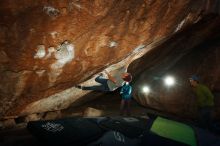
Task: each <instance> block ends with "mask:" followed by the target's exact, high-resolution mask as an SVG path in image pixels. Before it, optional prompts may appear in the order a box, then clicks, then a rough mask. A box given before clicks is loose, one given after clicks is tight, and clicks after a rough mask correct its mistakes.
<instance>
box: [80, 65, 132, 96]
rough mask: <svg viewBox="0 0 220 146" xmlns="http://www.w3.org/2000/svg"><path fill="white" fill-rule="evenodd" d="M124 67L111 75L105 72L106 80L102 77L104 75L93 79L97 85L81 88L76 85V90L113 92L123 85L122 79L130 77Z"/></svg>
mask: <svg viewBox="0 0 220 146" xmlns="http://www.w3.org/2000/svg"><path fill="white" fill-rule="evenodd" d="M126 70H127V68H126V67H124V66H123V67H121V68H119V69H117V70H116V71H114V72H113V73H112V74H110V73H109V72H107V71H105V74H106V75H107V78H106V77H104V74H103V73H101V74H99V76H98V77H96V78H95V81H96V82H97V83H99V85H93V86H81V85H77V86H76V88H79V89H82V90H95V91H105V92H108V91H115V90H116V89H117V88H118V87H121V86H122V85H123V84H124V82H125V81H124V80H123V79H124V78H126V77H127V76H131V75H130V73H127V72H126Z"/></svg>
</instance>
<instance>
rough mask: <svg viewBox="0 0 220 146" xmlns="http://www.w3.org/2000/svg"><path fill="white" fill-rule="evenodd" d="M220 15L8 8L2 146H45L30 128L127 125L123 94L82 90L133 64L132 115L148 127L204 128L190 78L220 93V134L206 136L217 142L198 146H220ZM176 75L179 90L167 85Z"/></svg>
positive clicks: (212, 5)
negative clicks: (164, 123)
mask: <svg viewBox="0 0 220 146" xmlns="http://www.w3.org/2000/svg"><path fill="white" fill-rule="evenodd" d="M219 14H220V1H219V0H178V1H176V0H62V1H56V0H45V1H43V0H38V1H34V0H19V1H16V0H1V1H0V19H1V21H0V81H1V82H0V137H1V138H0V145H3V146H4V145H30V144H32V145H42V141H41V140H42V139H41V138H42V137H41V138H40V139H39V137H38V136H36V135H35V134H33V133H32V131H31V132H30V130H28V129H27V124H28V123H30V122H31V121H38V122H39V121H40V122H41V121H48V120H51V121H53V120H57V119H58V120H59V119H68V118H75V119H77V118H79V119H80V118H82V119H84V118H87V117H90V118H91V117H93V118H98V117H113V118H115V117H118V118H123V117H121V116H120V100H121V97H120V94H119V92H120V88H119V89H117V90H115V91H114V92H108V93H105V92H97V91H86V90H81V89H78V88H76V86H77V85H82V86H90V85H94V84H96V83H95V81H94V79H95V78H96V77H97V76H98V75H99V74H100V73H104V71H105V70H106V71H108V72H109V73H111V74H114V73H115V72H116V70H118V69H119V68H121V67H122V66H126V65H128V72H129V73H131V74H132V76H133V80H132V82H131V86H132V88H133V91H132V101H131V117H135V118H142V119H144V120H148V121H150V119H152V117H155V116H161V117H165V118H168V119H172V120H176V121H179V122H182V123H187V124H189V125H192V126H195V127H197V126H198V125H197V116H198V113H197V112H198V111H197V108H196V99H195V94H193V91H192V88H191V87H190V83H189V77H190V76H191V75H193V74H196V75H198V77H199V79H200V82H201V83H204V84H205V85H207V87H208V88H210V90H211V92H212V93H213V95H214V103H215V104H214V110H213V119H214V120H213V123H215V124H214V125H215V126H216V128H215V131H211V132H210V131H208V132H207V131H205V132H201V133H206V134H207V133H208V134H207V135H209V136H207V137H212V136H213V137H214V138H213V137H212V138H210V141H209V138H207V139H208V140H207V141H206V142H198V141H199V140H197V144H196V145H204V146H208V145H211V144H213V146H217V145H218V144H219V143H220V142H219V143H218V142H217V141H220V139H219V133H220V119H219V117H220V77H219V75H220V65H219V64H220V59H219V58H220V29H219V28H220V27H219V26H220V15H219ZM168 75H171V76H173V77H174V78H175V81H176V83H175V85H174V86H173V87H166V86H164V83H163V81H164V80H163V79H164V77H165V76H168ZM146 85H148V86H149V87H150V92H149V93H148V94H146V93H144V92H143V87H145V86H146ZM140 125H141V124H140ZM218 125H219V127H218ZM200 130H204V129H202V128H201V129H200ZM116 131H117V130H116ZM119 131H120V130H119ZM120 132H121V131H120ZM206 134H204V135H206ZM210 135H211V136H210ZM36 137H37V138H36ZM44 138H45V137H44ZM44 138H43V139H44ZM129 138H130V137H129ZM55 139H56V138H55ZM152 139H153V138H152ZM213 139H215V143H213V141H212V140H213ZM44 140H45V139H44ZM132 140H134V139H132ZM132 140H131V139H129V140H128V139H127V140H126V141H129V142H130V145H134V144H131V143H132V142H134V141H132ZM142 140H143V138H142ZM45 141H46V140H45ZM61 141H62V140H61ZM137 141H138V140H137ZM87 144H88V143H86V144H85V143H83V144H82V145H87ZM187 144H188V145H194V144H189V143H187ZM49 145H50V144H49ZM57 145H59V144H58V143H57ZM66 145H71V144H68V143H66ZM72 145H79V144H77V143H72ZM103 145H105V144H103ZM113 145H114V144H113ZM115 145H116V144H115ZM124 145H126V144H125V143H124ZM127 145H129V144H127ZM141 145H146V144H143V143H142V144H141ZM150 145H157V144H156V143H151V144H150ZM168 145H169V144H168ZM170 145H172V144H170ZM174 145H175V144H174ZM178 145H180V144H178Z"/></svg>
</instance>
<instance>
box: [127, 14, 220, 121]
mask: <svg viewBox="0 0 220 146" xmlns="http://www.w3.org/2000/svg"><path fill="white" fill-rule="evenodd" d="M219 25H220V17H219V16H216V15H208V16H205V17H204V18H203V19H202V20H201V21H199V22H198V23H197V24H194V25H193V26H191V27H189V28H186V29H185V30H183V31H182V32H179V33H177V34H175V35H174V36H172V37H171V38H170V39H169V40H167V41H166V42H165V43H163V45H161V46H159V47H157V48H155V49H154V50H152V51H151V52H149V53H148V54H146V55H145V56H143V57H142V58H141V59H139V60H137V61H135V62H134V63H133V65H131V66H132V68H131V70H133V74H141V77H140V78H138V80H137V82H136V83H135V84H136V86H135V87H136V89H135V93H134V94H135V97H136V99H137V100H138V101H139V103H141V104H142V105H144V106H147V107H152V108H155V109H158V110H161V111H164V112H165V111H166V112H170V113H174V114H177V115H179V116H183V117H184V116H185V117H191V118H195V114H196V107H195V105H196V104H195V95H194V94H193V93H192V90H191V89H190V84H189V80H188V78H189V77H190V76H191V75H192V74H197V75H198V76H199V77H200V80H201V82H202V83H204V84H206V85H207V86H208V87H209V88H210V89H211V90H212V92H213V93H214V94H215V103H216V105H215V107H216V108H215V110H216V113H215V114H216V117H219V113H220V110H219V108H218V107H219V105H220V102H219V93H220V84H219V82H220V78H219V74H220V67H219V64H220V60H219V55H220V52H219V51H220V43H219V41H220V35H219V33H220V30H219ZM174 50H175V51H174ZM146 62H147V63H146ZM141 64H142V66H144V67H145V71H144V72H141V71H142V70H143V68H142V69H139V66H140V65H141ZM138 70H139V71H138ZM167 75H172V76H174V77H175V78H176V80H177V83H176V85H175V86H174V87H170V88H168V87H166V86H165V85H164V83H163V80H164V77H165V76H167ZM136 76H137V75H136ZM144 85H149V86H150V87H151V93H150V94H148V95H146V94H144V93H143V92H142V91H141V90H142V86H144Z"/></svg>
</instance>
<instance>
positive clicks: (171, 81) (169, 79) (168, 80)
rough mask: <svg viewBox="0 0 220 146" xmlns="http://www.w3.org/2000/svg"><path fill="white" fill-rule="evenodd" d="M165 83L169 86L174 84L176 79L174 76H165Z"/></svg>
mask: <svg viewBox="0 0 220 146" xmlns="http://www.w3.org/2000/svg"><path fill="white" fill-rule="evenodd" d="M164 83H165V85H167V86H173V85H174V84H175V79H174V77H172V76H167V77H165V78H164Z"/></svg>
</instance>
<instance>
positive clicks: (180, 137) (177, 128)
mask: <svg viewBox="0 0 220 146" xmlns="http://www.w3.org/2000/svg"><path fill="white" fill-rule="evenodd" d="M150 131H151V132H153V133H155V134H157V135H159V136H161V137H165V138H168V139H172V140H175V141H178V142H182V143H185V144H187V145H190V146H196V137H195V133H194V130H193V129H192V127H190V126H188V125H186V124H183V123H180V122H176V121H172V120H168V119H165V118H162V117H157V118H156V120H155V121H154V123H153V125H152V127H151V129H150Z"/></svg>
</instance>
